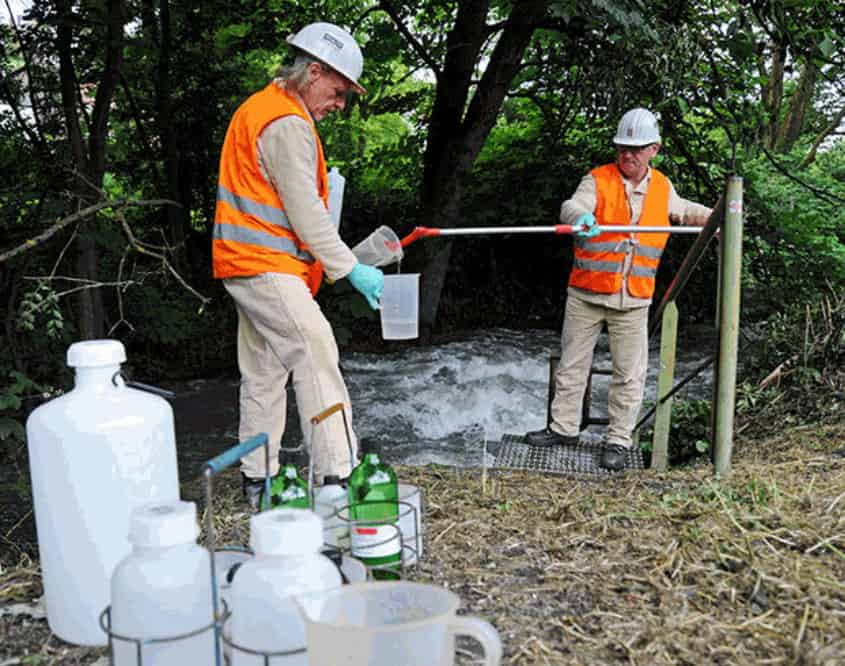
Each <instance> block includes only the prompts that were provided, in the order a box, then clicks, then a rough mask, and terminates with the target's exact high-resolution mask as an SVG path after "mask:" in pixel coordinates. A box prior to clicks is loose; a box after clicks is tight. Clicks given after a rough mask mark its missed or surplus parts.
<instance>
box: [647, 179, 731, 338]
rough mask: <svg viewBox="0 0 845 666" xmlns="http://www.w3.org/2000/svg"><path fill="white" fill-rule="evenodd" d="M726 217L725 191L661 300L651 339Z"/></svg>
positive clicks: (652, 324)
mask: <svg viewBox="0 0 845 666" xmlns="http://www.w3.org/2000/svg"><path fill="white" fill-rule="evenodd" d="M724 217H725V193H724V191H723V192H722V194H721V195H720V196H719V201H717V202H716V206H715V207H714V208H713V210H712V211H711V213H710V216H709V217H708V218H707V223H706V224H705V225H704V228H703V229H702V230H701V233H700V234H699V235H698V238H696V239H695V243H693V246H692V247H691V248H690V250H689V252H687V256H685V257H684V261H683V263H682V264H681V267H680V268H679V269H678V272H677V273H676V274H675V277H674V278H673V280H672V282H671V284H670V285H669V288H668V289H667V290H666V293H665V294H663V298H662V299H661V300H660V305H658V306H657V309H656V310H655V311H654V314H653V315H652V319H651V322H650V323H649V326H648V336H649V337H651V336H652V335H654V332H655V331H656V330H657V327H658V326H657V323H658V322H659V321H660V316H661V315H662V314H663V310H664V308H665V307H666V305H667V304H669V303H670V302H672V301H673V300H675V299H676V298H677V297H678V294H679V293H680V292H681V291H682V290H683V288H684V287H685V286H686V284H687V281H688V280H689V278H690V275H692V272H693V271H694V270H695V268H696V266H698V262H699V260H700V259H701V256H702V255H703V254H704V250H705V249H707V244H708V243H709V242H710V239H711V238H713V236H714V235H715V233H716V230H717V229H718V228H719V227H720V226H721V224H722V222H723V220H724Z"/></svg>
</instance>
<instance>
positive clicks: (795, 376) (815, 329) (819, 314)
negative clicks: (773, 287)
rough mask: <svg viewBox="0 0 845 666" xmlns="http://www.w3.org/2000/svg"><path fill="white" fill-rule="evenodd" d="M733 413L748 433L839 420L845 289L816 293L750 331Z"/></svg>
mask: <svg viewBox="0 0 845 666" xmlns="http://www.w3.org/2000/svg"><path fill="white" fill-rule="evenodd" d="M747 337H748V338H749V342H748V343H747V344H746V349H745V350H744V351H743V354H742V359H741V361H742V369H743V376H744V381H743V382H742V383H741V385H740V386H739V387H738V388H737V413H738V415H739V418H740V419H741V420H742V421H743V422H744V423H746V424H747V427H750V428H752V430H763V431H765V430H766V429H768V428H771V427H783V426H784V425H785V424H799V423H822V422H825V421H830V420H835V419H838V418H841V415H842V407H843V403H845V372H843V368H845V291H843V288H842V287H840V288H839V289H838V290H837V291H830V292H828V293H823V294H817V295H815V296H814V297H813V298H812V299H810V300H809V301H808V302H807V303H803V304H801V303H796V304H794V305H792V306H789V307H786V308H784V309H783V310H781V311H778V312H776V313H774V314H772V315H771V316H769V317H768V318H767V319H766V320H765V321H761V322H758V323H757V324H755V325H754V326H753V327H749V330H748V332H747Z"/></svg>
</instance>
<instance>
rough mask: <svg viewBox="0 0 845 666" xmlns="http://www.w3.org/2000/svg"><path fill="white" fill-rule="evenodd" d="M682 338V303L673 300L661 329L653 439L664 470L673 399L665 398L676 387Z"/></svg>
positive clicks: (655, 463)
mask: <svg viewBox="0 0 845 666" xmlns="http://www.w3.org/2000/svg"><path fill="white" fill-rule="evenodd" d="M677 339H678V306H677V305H676V304H675V301H670V302H669V303H668V304H667V305H666V308H665V309H664V310H663V321H662V328H661V329H660V373H659V374H658V376H657V406H656V412H655V417H654V437H653V439H652V442H651V467H652V469H656V470H657V471H659V472H663V471H665V470H666V468H667V467H668V463H669V428H670V426H671V425H672V398H667V399H666V400H665V402H663V403H661V402H660V401H661V399H662V398H663V397H664V396H665V395H666V394H668V393H669V392H670V391H671V390H672V384H673V383H674V381H675V350H676V343H677Z"/></svg>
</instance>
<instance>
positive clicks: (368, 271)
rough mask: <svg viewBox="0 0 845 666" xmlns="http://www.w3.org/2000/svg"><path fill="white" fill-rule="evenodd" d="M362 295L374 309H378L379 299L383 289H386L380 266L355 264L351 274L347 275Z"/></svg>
mask: <svg viewBox="0 0 845 666" xmlns="http://www.w3.org/2000/svg"><path fill="white" fill-rule="evenodd" d="M346 277H347V278H349V281H350V282H351V283H352V286H353V287H355V288H356V289H357V290H358V291H360V292H361V295H362V296H363V297H364V298H366V299H367V303H369V304H370V307H371V308H372V309H373V310H378V299H379V298H381V291H382V289H384V273H382V272H381V271H380V270H379V269H378V268H373V267H372V266H367V264H360V263H359V264H355V268H353V269H352V270H351V271H350V273H349V275H347V276H346Z"/></svg>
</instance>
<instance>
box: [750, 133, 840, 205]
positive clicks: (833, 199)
mask: <svg viewBox="0 0 845 666" xmlns="http://www.w3.org/2000/svg"><path fill="white" fill-rule="evenodd" d="M760 148H762V149H763V154H764V155H765V156H766V157H767V158H768V160H769V162H771V163H772V166H773V167H774V168H775V169H777V170H778V171H780V172H781V173H782V174H783V175H784V176H786V177H787V178H789V179H790V180H792V181H794V182H796V183H798V184H799V185H800V186H801V187H803V188H805V189H807V190H809V191H810V192H812V193H813V194H815V195H816V196H817V197H818V198H819V199H823V200H825V201H827V202H828V203H832V204H837V203H839V204H843V203H845V199H843V198H842V197H838V196H836V195H835V194H830V193H829V192H825V191H824V190H820V189H819V188H818V187H814V186H813V185H810V184H809V183H805V182H804V181H803V180H801V179H800V178H798V176H795V175H793V174H791V173H790V172H789V170H788V169H787V168H786V167H785V166H783V165H782V164H781V163H780V162H778V161H777V160H776V159H775V158H774V157H773V156H772V154H771V153H770V152H769V151H768V150H766V147H765V146H760Z"/></svg>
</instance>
